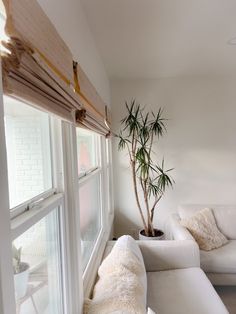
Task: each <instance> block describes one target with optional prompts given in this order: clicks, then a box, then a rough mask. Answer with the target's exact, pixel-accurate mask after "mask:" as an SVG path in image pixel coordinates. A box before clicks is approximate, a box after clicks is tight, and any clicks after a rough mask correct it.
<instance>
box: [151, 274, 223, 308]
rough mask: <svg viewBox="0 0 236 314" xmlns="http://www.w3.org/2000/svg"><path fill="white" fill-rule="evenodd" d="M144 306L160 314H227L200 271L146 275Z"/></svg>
mask: <svg viewBox="0 0 236 314" xmlns="http://www.w3.org/2000/svg"><path fill="white" fill-rule="evenodd" d="M147 280H148V295H147V302H148V306H150V308H152V309H153V310H154V311H155V312H157V313H161V314H220V313H228V311H227V310H226V308H225V306H224V305H223V303H222V302H221V300H220V298H219V297H218V295H217V293H216V291H215V290H214V289H213V287H212V285H211V283H210V281H209V280H208V279H207V278H206V276H205V274H204V272H203V271H202V270H201V269H200V268H186V269H177V270H168V271H161V272H148V273H147Z"/></svg>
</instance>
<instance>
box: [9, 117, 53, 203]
mask: <svg viewBox="0 0 236 314" xmlns="http://www.w3.org/2000/svg"><path fill="white" fill-rule="evenodd" d="M47 122H48V121H47V118H46V119H45V121H44V119H42V116H8V117H7V118H6V139H7V153H8V172H9V173H8V177H9V190H10V191H9V192H10V204H11V207H14V206H16V205H19V204H20V203H22V202H24V201H26V200H28V199H30V198H32V197H34V196H36V195H38V194H40V193H42V192H43V191H45V190H47V189H48V186H47V185H48V181H50V180H47V178H46V176H47V175H49V176H50V171H47V170H48V169H45V165H46V164H47V167H46V168H48V164H49V168H50V154H48V153H46V155H45V151H48V150H49V147H48V146H49V145H47V144H48V143H46V142H47V141H45V138H44V135H45V128H47V127H48V123H47ZM45 156H46V157H47V159H48V160H45Z"/></svg>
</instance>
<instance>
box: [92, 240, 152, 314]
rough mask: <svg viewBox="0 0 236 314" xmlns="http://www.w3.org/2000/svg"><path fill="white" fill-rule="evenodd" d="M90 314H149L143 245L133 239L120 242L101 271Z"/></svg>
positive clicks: (106, 259)
mask: <svg viewBox="0 0 236 314" xmlns="http://www.w3.org/2000/svg"><path fill="white" fill-rule="evenodd" d="M98 277H99V278H98V281H97V283H96V285H95V287H94V291H93V299H92V300H91V301H90V302H89V303H88V302H87V304H86V313H88V314H108V313H117V314H118V313H119V314H120V313H123V314H132V313H133V314H135V313H136V314H145V313H146V293H147V278H146V270H145V266H144V262H143V257H142V254H141V251H140V249H139V246H138V245H137V243H136V242H135V240H134V239H133V238H131V237H130V236H123V237H121V238H119V239H118V241H117V242H116V244H115V245H114V247H113V249H112V251H111V253H110V254H109V255H108V256H107V257H106V258H105V259H104V261H103V262H102V264H101V266H100V267H99V270H98Z"/></svg>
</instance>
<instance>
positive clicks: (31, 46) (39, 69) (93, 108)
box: [2, 0, 110, 135]
mask: <svg viewBox="0 0 236 314" xmlns="http://www.w3.org/2000/svg"><path fill="white" fill-rule="evenodd" d="M3 2H4V5H5V9H6V16H7V19H6V27H5V30H6V33H7V35H8V36H9V38H10V40H9V42H7V43H4V45H5V47H6V48H7V49H8V51H9V53H2V70H3V71H2V72H3V88H4V93H5V94H7V95H10V96H12V97H15V98H18V99H22V100H24V101H26V102H29V103H31V104H32V105H35V106H37V107H39V108H43V109H44V110H47V111H49V112H52V113H54V114H56V115H59V116H60V117H62V118H63V119H65V120H67V121H70V122H75V123H77V124H79V125H81V126H83V127H85V128H89V129H92V130H94V131H96V132H99V133H101V134H104V135H107V134H108V133H109V125H110V113H109V111H108V109H107V106H106V104H105V103H104V102H103V100H102V98H101V97H100V96H99V95H98V93H97V91H96V90H95V88H94V87H93V85H92V84H91V83H90V81H89V79H88V78H87V76H86V74H85V73H84V71H83V70H82V68H81V67H80V65H79V64H78V63H77V62H76V61H73V56H72V54H71V52H70V50H69V48H68V47H67V45H66V44H65V43H64V41H63V40H62V38H61V37H60V36H59V34H58V33H57V31H56V29H55V27H54V26H53V24H52V23H51V22H50V20H49V19H48V17H47V16H46V14H45V13H44V11H43V10H42V8H41V7H40V5H39V4H38V3H37V1H36V0H20V1H19V0H4V1H3Z"/></svg>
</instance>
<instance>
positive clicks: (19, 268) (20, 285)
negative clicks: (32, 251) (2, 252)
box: [12, 244, 30, 300]
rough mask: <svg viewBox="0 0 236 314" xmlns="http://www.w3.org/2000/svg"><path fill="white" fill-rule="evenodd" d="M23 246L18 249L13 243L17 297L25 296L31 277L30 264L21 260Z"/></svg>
mask: <svg viewBox="0 0 236 314" xmlns="http://www.w3.org/2000/svg"><path fill="white" fill-rule="evenodd" d="M21 251H22V247H20V248H19V249H17V248H16V247H15V245H14V244H13V245H12V258H13V270H14V283H15V295H16V299H17V300H18V299H20V298H23V297H24V296H25V294H26V291H27V284H28V279H29V268H30V266H29V264H28V263H25V262H22V261H21Z"/></svg>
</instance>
